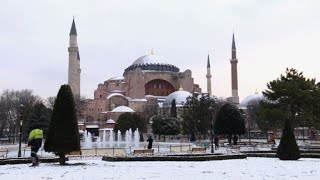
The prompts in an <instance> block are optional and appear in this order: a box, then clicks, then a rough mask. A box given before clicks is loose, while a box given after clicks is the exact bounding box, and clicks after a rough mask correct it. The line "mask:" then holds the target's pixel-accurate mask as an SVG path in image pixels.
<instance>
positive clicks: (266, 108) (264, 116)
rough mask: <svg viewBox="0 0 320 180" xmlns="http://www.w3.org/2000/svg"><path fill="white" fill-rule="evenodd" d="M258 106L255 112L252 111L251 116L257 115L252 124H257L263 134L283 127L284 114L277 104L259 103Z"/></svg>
mask: <svg viewBox="0 0 320 180" xmlns="http://www.w3.org/2000/svg"><path fill="white" fill-rule="evenodd" d="M259 105H260V106H259V107H258V108H257V111H254V112H253V113H252V114H256V115H257V118H256V119H255V121H254V122H256V123H257V125H258V127H259V128H260V129H261V130H262V131H263V132H265V133H267V131H269V130H273V131H276V130H277V129H279V128H281V127H282V126H283V121H284V119H285V117H286V114H285V112H283V110H281V107H280V105H279V104H275V103H270V102H268V101H261V102H260V104H259ZM248 109H249V108H248Z"/></svg>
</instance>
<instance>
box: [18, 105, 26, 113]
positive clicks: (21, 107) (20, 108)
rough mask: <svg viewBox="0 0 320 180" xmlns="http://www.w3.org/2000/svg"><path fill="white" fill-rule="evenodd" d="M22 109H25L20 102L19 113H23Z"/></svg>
mask: <svg viewBox="0 0 320 180" xmlns="http://www.w3.org/2000/svg"><path fill="white" fill-rule="evenodd" d="M24 109H25V107H24V105H23V104H20V106H19V111H20V114H23V113H24Z"/></svg>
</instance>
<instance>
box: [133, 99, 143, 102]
mask: <svg viewBox="0 0 320 180" xmlns="http://www.w3.org/2000/svg"><path fill="white" fill-rule="evenodd" d="M129 101H143V102H146V101H147V100H146V99H129Z"/></svg>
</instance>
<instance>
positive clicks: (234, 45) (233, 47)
mask: <svg viewBox="0 0 320 180" xmlns="http://www.w3.org/2000/svg"><path fill="white" fill-rule="evenodd" d="M236 49H237V48H236V42H235V40H234V33H233V34H232V50H236Z"/></svg>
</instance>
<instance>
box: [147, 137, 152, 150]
mask: <svg viewBox="0 0 320 180" xmlns="http://www.w3.org/2000/svg"><path fill="white" fill-rule="evenodd" d="M147 142H149V144H148V149H152V143H153V139H152V137H151V136H149V138H148V139H147Z"/></svg>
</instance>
